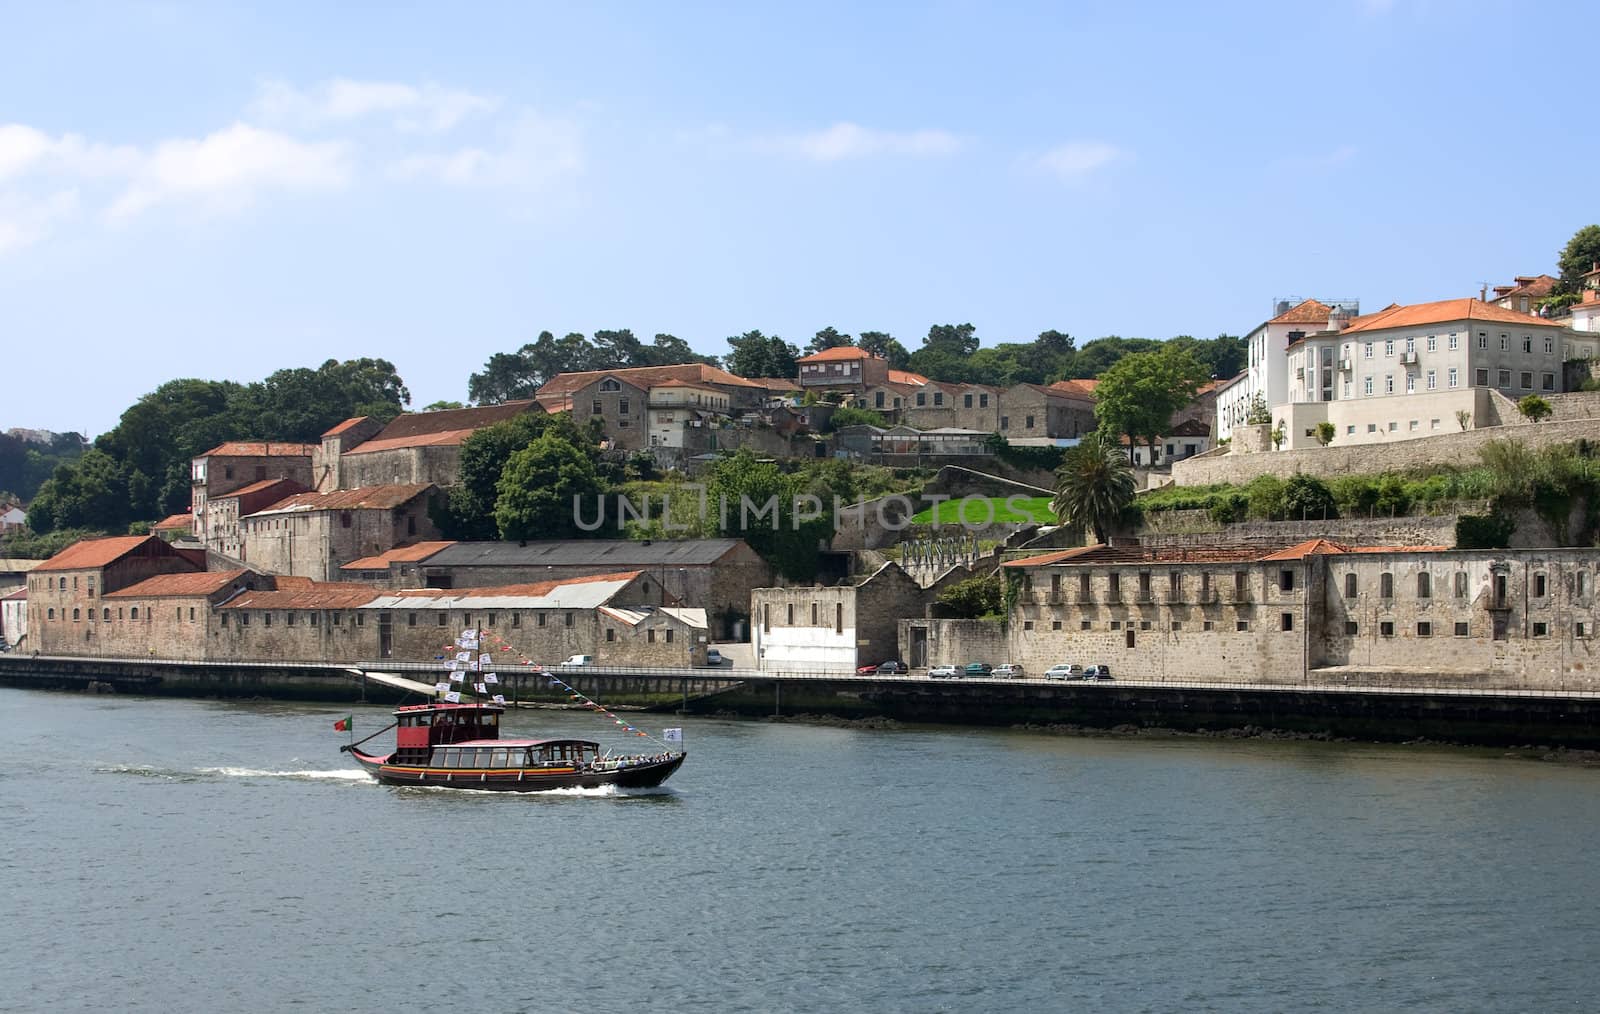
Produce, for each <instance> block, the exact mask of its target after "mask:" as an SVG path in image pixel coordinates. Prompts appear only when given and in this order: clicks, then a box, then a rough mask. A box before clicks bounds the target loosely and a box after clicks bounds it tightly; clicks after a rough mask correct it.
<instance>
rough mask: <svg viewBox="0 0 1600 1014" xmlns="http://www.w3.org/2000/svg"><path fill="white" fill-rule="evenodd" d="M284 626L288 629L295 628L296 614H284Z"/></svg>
mask: <svg viewBox="0 0 1600 1014" xmlns="http://www.w3.org/2000/svg"><path fill="white" fill-rule="evenodd" d="M283 625H284V626H286V627H292V626H294V613H292V612H286V613H284V614H283Z"/></svg>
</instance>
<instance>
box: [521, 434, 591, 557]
mask: <svg viewBox="0 0 1600 1014" xmlns="http://www.w3.org/2000/svg"><path fill="white" fill-rule="evenodd" d="M496 491H497V493H498V494H499V495H498V496H497V498H496V500H495V508H494V519H495V524H496V526H497V527H498V528H499V532H500V537H501V538H502V539H516V540H521V539H564V538H572V537H574V536H576V535H577V534H579V529H578V526H577V521H576V513H575V511H574V507H573V503H574V498H575V497H576V498H579V500H581V501H587V502H590V503H592V502H593V501H594V499H595V498H597V497H599V496H600V495H601V493H603V492H604V487H603V486H602V485H601V482H600V477H599V475H598V474H596V472H595V467H594V461H593V459H591V458H590V457H589V455H587V454H585V453H584V452H583V450H581V449H580V448H578V447H575V446H573V444H572V443H570V442H569V441H566V440H563V439H561V438H560V437H559V436H557V435H556V434H554V433H545V434H543V435H542V436H540V437H538V438H537V439H535V440H534V441H533V442H532V443H530V444H529V445H528V446H526V447H524V448H522V449H521V450H519V451H517V452H515V453H514V454H512V455H511V459H510V460H509V461H507V462H506V467H505V471H504V472H503V473H502V474H501V476H500V481H499V482H498V483H497V484H496Z"/></svg>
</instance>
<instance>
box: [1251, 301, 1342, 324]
mask: <svg viewBox="0 0 1600 1014" xmlns="http://www.w3.org/2000/svg"><path fill="white" fill-rule="evenodd" d="M1332 312H1333V307H1331V306H1329V305H1328V304H1327V303H1324V302H1321V301H1320V300H1316V299H1306V300H1302V301H1301V302H1299V303H1296V304H1295V305H1294V306H1293V307H1291V308H1290V309H1287V310H1285V311H1283V312H1282V313H1280V314H1278V315H1277V316H1276V317H1274V318H1272V319H1271V320H1269V321H1267V323H1268V324H1323V325H1326V324H1327V323H1328V315H1329V314H1330V313H1332Z"/></svg>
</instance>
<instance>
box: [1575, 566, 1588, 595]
mask: <svg viewBox="0 0 1600 1014" xmlns="http://www.w3.org/2000/svg"><path fill="white" fill-rule="evenodd" d="M1572 593H1573V594H1574V595H1576V596H1578V597H1579V598H1580V599H1581V598H1583V597H1584V596H1585V595H1587V594H1589V572H1588V571H1586V570H1580V571H1578V572H1577V573H1576V574H1574V575H1572Z"/></svg>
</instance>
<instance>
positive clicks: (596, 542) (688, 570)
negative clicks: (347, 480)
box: [342, 504, 774, 640]
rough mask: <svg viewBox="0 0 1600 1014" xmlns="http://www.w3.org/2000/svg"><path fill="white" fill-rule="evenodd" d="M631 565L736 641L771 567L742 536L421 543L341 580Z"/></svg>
mask: <svg viewBox="0 0 1600 1014" xmlns="http://www.w3.org/2000/svg"><path fill="white" fill-rule="evenodd" d="M655 508H656V509H657V510H659V504H657V505H655ZM635 570H636V571H640V572H642V573H645V574H649V575H650V576H652V577H653V578H654V579H655V580H656V581H657V582H658V583H659V585H660V586H662V587H663V588H664V589H665V590H666V593H667V595H669V596H671V597H673V598H676V599H679V600H680V601H682V602H684V603H686V604H688V605H691V606H698V607H701V608H704V609H705V610H706V614H707V616H708V617H709V622H710V625H711V632H712V636H713V637H716V638H717V639H728V638H732V639H734V640H742V639H743V633H744V628H745V625H746V622H747V621H748V618H749V613H748V610H749V608H750V593H751V592H752V591H753V590H754V589H756V588H760V587H764V586H766V585H768V584H771V583H772V580H773V577H774V574H773V570H772V567H771V566H770V565H768V564H767V562H766V561H765V560H763V559H762V558H761V557H760V556H759V555H758V554H757V553H756V552H755V550H753V549H751V548H750V546H749V545H748V544H747V543H745V542H744V541H743V540H742V539H684V540H663V539H653V540H650V541H648V542H644V541H635V540H630V539H574V540H570V541H552V542H528V543H514V542H424V543H417V544H408V545H404V546H397V547H395V548H394V549H391V550H389V551H388V552H385V553H380V554H375V555H373V556H370V557H367V558H364V559H360V560H354V561H351V562H350V563H348V564H346V565H345V566H344V567H343V568H342V571H343V574H344V576H345V579H347V580H351V579H354V580H362V581H370V582H372V583H374V584H377V585H379V586H381V587H385V588H452V589H455V588H474V587H484V586H494V585H508V584H519V583H526V582H532V581H552V580H564V579H567V578H574V577H584V576H592V575H595V574H607V573H615V572H617V571H635Z"/></svg>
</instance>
